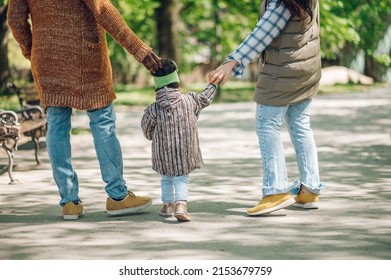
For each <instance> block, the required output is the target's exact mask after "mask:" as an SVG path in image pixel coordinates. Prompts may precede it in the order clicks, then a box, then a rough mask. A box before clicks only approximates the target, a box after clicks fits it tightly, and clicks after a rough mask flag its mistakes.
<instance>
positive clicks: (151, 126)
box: [141, 104, 156, 140]
mask: <svg viewBox="0 0 391 280" xmlns="http://www.w3.org/2000/svg"><path fill="white" fill-rule="evenodd" d="M155 126H156V115H155V106H154V105H153V104H152V105H150V106H148V107H147V109H145V111H144V115H143V117H142V119H141V129H142V131H143V134H144V136H145V138H147V139H148V140H152V138H153V134H154V131H155Z"/></svg>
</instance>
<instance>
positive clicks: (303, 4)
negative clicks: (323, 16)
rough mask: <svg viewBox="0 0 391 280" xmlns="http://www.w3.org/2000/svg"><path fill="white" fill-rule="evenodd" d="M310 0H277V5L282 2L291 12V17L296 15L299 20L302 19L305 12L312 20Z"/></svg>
mask: <svg viewBox="0 0 391 280" xmlns="http://www.w3.org/2000/svg"><path fill="white" fill-rule="evenodd" d="M312 1H314V0H278V2H277V6H279V5H280V4H281V2H283V3H284V5H285V7H287V8H288V9H289V11H290V12H291V15H292V17H294V16H298V17H299V18H300V19H301V20H303V19H304V18H305V13H307V14H308V15H309V16H310V17H311V20H312V17H313V13H312V10H311V4H312Z"/></svg>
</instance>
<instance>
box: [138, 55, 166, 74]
mask: <svg viewBox="0 0 391 280" xmlns="http://www.w3.org/2000/svg"><path fill="white" fill-rule="evenodd" d="M142 64H143V65H144V67H145V68H147V70H148V71H151V72H152V73H155V72H156V71H157V70H158V69H159V68H160V67H162V62H161V60H160V57H158V56H157V55H156V54H155V53H154V52H150V53H149V54H147V56H146V57H145V58H144V60H143V61H142Z"/></svg>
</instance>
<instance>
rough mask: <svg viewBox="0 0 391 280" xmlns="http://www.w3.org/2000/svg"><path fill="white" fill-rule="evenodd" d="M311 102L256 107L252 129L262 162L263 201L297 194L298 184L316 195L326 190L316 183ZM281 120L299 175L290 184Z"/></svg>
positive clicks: (316, 170) (315, 152)
mask: <svg viewBox="0 0 391 280" xmlns="http://www.w3.org/2000/svg"><path fill="white" fill-rule="evenodd" d="M311 101H312V100H311V99H309V100H305V101H303V102H300V103H297V104H293V105H289V106H278V107H275V106H265V105H260V104H257V108H256V122H255V125H256V131H257V135H258V139H259V147H260V151H261V156H262V162H263V187H262V197H265V196H267V195H274V194H282V193H288V192H291V193H292V194H297V193H298V191H299V190H300V185H301V184H303V185H304V186H305V187H307V188H308V189H309V190H310V191H311V192H312V193H315V194H319V193H320V191H321V190H322V189H324V188H325V185H324V184H323V183H322V182H320V179H319V168H318V155H317V150H316V145H315V140H314V136H313V133H312V130H311V127H310V108H311ZM284 119H285V121H286V124H287V127H288V130H289V134H290V137H291V141H292V143H293V146H294V148H295V153H296V161H297V166H298V168H299V174H300V178H299V179H298V180H296V181H295V182H294V183H293V184H289V183H288V174H287V170H286V163H285V155H284V147H283V143H282V140H281V135H280V127H281V124H282V121H283V120H284Z"/></svg>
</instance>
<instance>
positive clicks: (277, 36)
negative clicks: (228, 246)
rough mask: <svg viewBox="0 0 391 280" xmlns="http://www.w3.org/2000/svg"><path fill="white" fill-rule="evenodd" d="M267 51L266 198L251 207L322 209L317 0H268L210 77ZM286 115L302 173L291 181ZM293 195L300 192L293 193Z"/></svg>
mask: <svg viewBox="0 0 391 280" xmlns="http://www.w3.org/2000/svg"><path fill="white" fill-rule="evenodd" d="M259 55H261V59H260V61H259V64H258V68H259V71H258V73H259V76H258V81H257V85H256V89H255V94H254V100H255V102H256V103H257V108H256V131H257V135H258V139H259V145H260V151H261V156H262V160H263V188H262V199H261V201H260V202H259V203H258V204H257V205H256V206H254V207H252V208H250V209H248V210H247V213H248V215H250V216H255V215H263V214H268V213H271V212H273V211H276V210H279V209H283V208H286V207H288V206H290V205H293V206H297V207H301V208H306V209H309V208H317V207H318V206H317V202H318V196H319V194H320V192H321V190H322V189H324V188H325V185H324V184H323V183H321V182H320V178H319V170H318V158H317V151H316V145H315V141H314V137H313V134H312V130H311V128H310V107H311V101H312V97H313V96H314V95H315V94H316V92H317V90H318V85H319V80H320V77H321V57H320V43H319V4H318V1H317V0H267V1H263V2H262V3H261V12H260V19H259V22H258V23H257V26H256V28H255V29H254V31H253V32H252V33H251V34H250V35H249V36H248V37H247V38H246V39H245V40H244V41H243V42H242V44H241V45H240V46H239V47H238V48H237V49H236V50H235V51H234V52H233V53H231V54H230V55H229V56H228V58H227V60H226V61H225V62H224V63H223V64H222V65H221V66H219V67H218V68H217V69H216V70H214V71H213V72H211V73H209V77H210V82H211V83H218V82H221V84H222V85H224V83H225V82H226V81H227V80H228V79H229V77H230V76H231V73H232V74H233V75H234V76H236V77H238V78H240V77H241V76H242V74H243V69H244V68H245V67H246V66H247V65H248V64H249V63H250V62H251V61H252V60H254V59H255V58H257V57H258V56H259ZM283 119H285V121H286V123H287V127H288V129H289V133H290V137H291V141H292V143H293V145H294V147H295V152H296V160H297V165H298V168H299V173H300V178H299V180H296V181H295V182H294V183H293V184H288V175H287V170H286V164H285V156H284V148H283V144H282V140H281V136H280V132H279V130H280V126H281V123H282V121H283ZM291 193H292V194H297V193H298V195H297V196H296V197H295V198H293V197H292V196H291Z"/></svg>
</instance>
